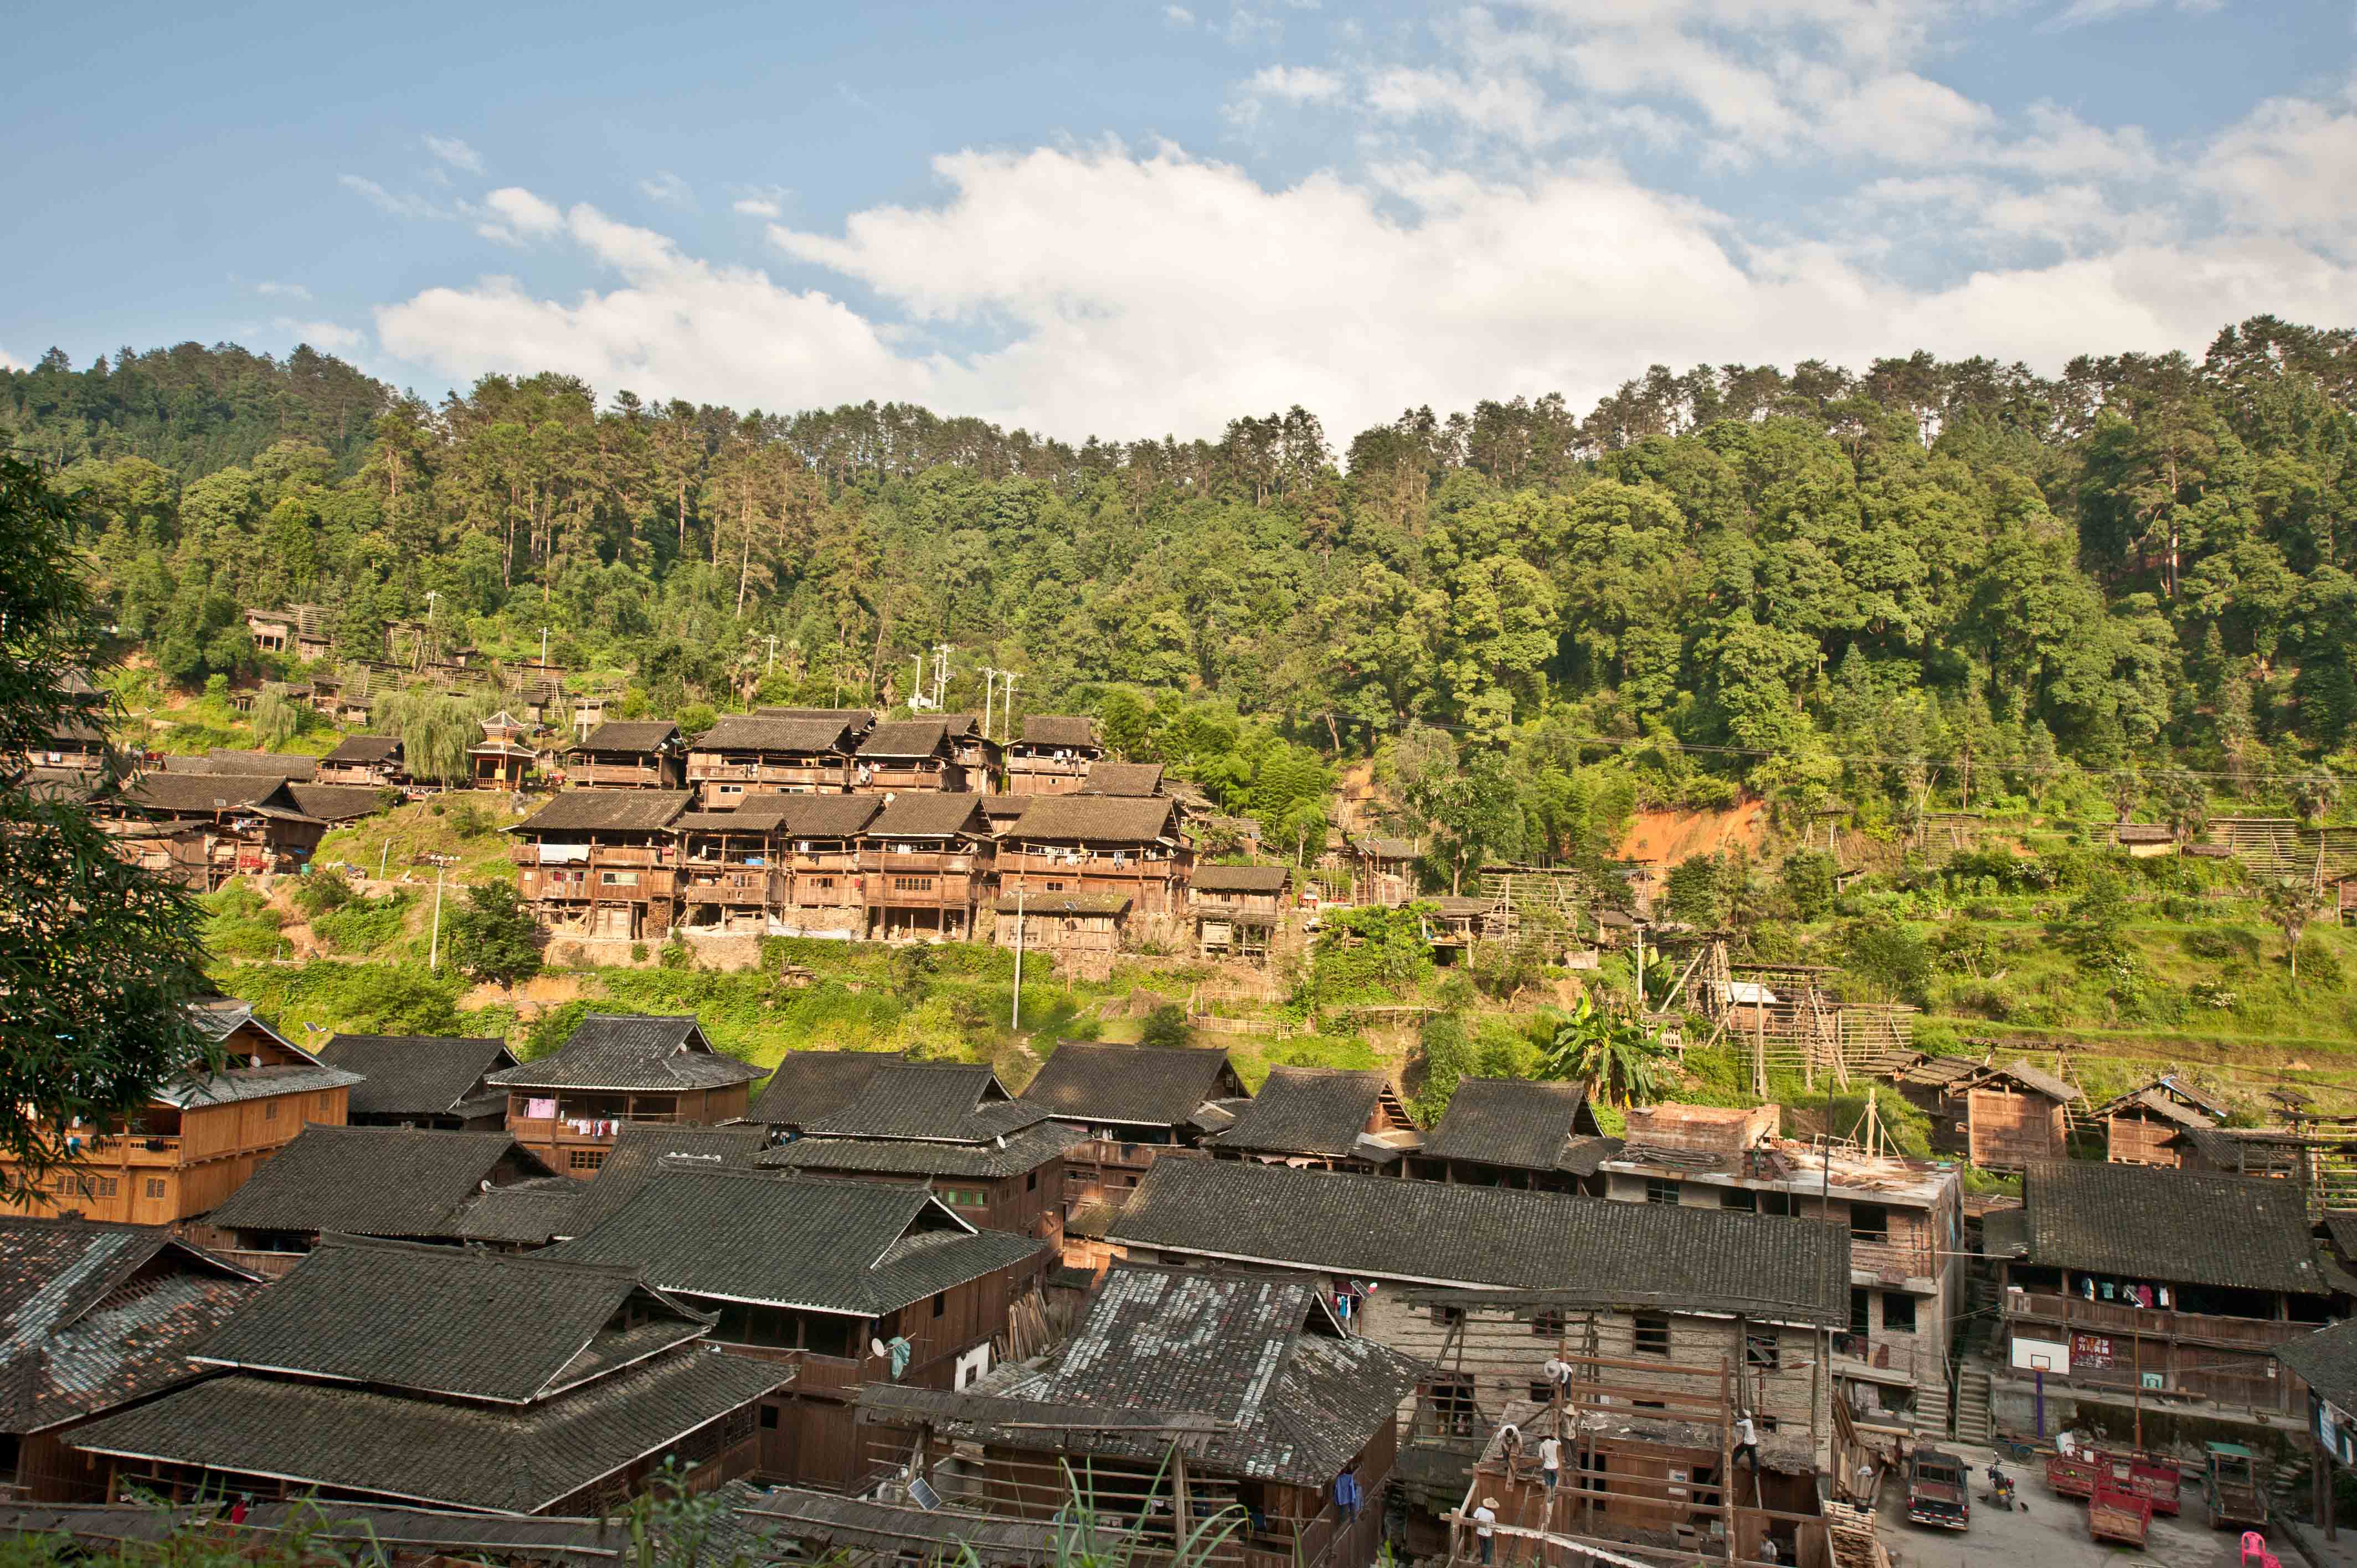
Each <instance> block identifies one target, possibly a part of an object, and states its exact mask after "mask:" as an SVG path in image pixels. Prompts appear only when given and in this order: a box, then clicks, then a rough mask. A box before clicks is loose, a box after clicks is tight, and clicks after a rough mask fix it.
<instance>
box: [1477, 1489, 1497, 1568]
mask: <svg viewBox="0 0 2357 1568" xmlns="http://www.w3.org/2000/svg"><path fill="white" fill-rule="evenodd" d="M1497 1522H1498V1499H1497V1498H1482V1499H1481V1506H1480V1508H1478V1509H1474V1510H1473V1538H1474V1539H1475V1540H1476V1541H1480V1543H1481V1561H1482V1562H1483V1563H1491V1562H1493V1561H1495V1558H1494V1557H1493V1555H1492V1554H1493V1553H1494V1552H1496V1551H1497V1550H1498V1541H1497V1536H1496V1534H1495V1532H1493V1531H1492V1530H1491V1528H1490V1527H1491V1525H1493V1524H1496V1523H1497Z"/></svg>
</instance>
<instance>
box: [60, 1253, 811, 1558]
mask: <svg viewBox="0 0 2357 1568" xmlns="http://www.w3.org/2000/svg"><path fill="white" fill-rule="evenodd" d="M278 1288H280V1289H284V1288H285V1287H284V1286H280V1287H278ZM790 1375H791V1371H790V1369H788V1368H785V1367H781V1366H779V1365H777V1364H776V1363H774V1362H767V1361H752V1360H748V1359H744V1358H742V1357H737V1356H721V1355H712V1354H705V1353H700V1352H683V1353H677V1354H673V1355H669V1356H664V1357H661V1358H659V1359H656V1360H655V1361H653V1362H651V1363H650V1364H648V1365H647V1366H645V1367H643V1368H640V1369H637V1370H634V1371H630V1372H627V1373H624V1374H622V1375H620V1376H618V1377H613V1378H608V1379H605V1380H601V1381H599V1382H597V1383H593V1384H591V1385H590V1386H589V1387H587V1388H585V1389H581V1390H579V1391H576V1392H574V1393H571V1394H567V1395H565V1396H564V1397H562V1398H559V1399H553V1400H549V1401H547V1402H544V1403H542V1404H540V1405H538V1406H536V1407H535V1408H533V1409H531V1410H525V1411H516V1410H503V1409H486V1408H483V1407H480V1406H465V1405H453V1404H445V1403H439V1402H433V1401H428V1400H420V1399H412V1398H406V1397H404V1396H402V1395H398V1394H383V1393H376V1392H371V1391H363V1390H360V1389H343V1388H323V1387H319V1386H317V1385H314V1384H307V1383H299V1382H293V1381H289V1380H283V1379H275V1378H262V1377H253V1376H245V1375H240V1376H232V1377H226V1378H216V1379H213V1380H210V1381H207V1382H201V1383H198V1384H196V1385H195V1386H194V1387H192V1388H187V1389H182V1390H180V1391H178V1392H177V1393H173V1394H168V1395H167V1396H165V1397H164V1398H163V1399H161V1400H158V1401H156V1402H155V1403H153V1404H148V1405H143V1406H141V1407H140V1408H139V1409H137V1410H134V1411H126V1412H123V1413H122V1414H120V1415H114V1416H109V1417H107V1418H106V1419H104V1420H102V1421H100V1422H97V1423H92V1424H91V1425H90V1426H87V1427H84V1428H81V1430H79V1431H77V1432H76V1433H75V1434H74V1443H75V1444H76V1445H77V1446H79V1447H81V1448H84V1449H86V1450H91V1451H94V1452H97V1453H102V1454H118V1455H135V1456H140V1457H146V1458H155V1459H166V1460H170V1461H172V1462H174V1463H178V1464H186V1465H197V1466H209V1467H210V1468H213V1469H217V1470H227V1471H242V1472H245V1473H247V1474H258V1475H266V1476H285V1477H290V1478H292V1479H294V1480H296V1482H298V1483H302V1484H306V1485H316V1486H319V1487H330V1488H334V1489H338V1490H343V1491H353V1492H360V1493H363V1494H368V1495H373V1496H377V1497H396V1498H408V1499H411V1500H414V1501H418V1502H425V1503H438V1504H446V1505H448V1506H452V1507H457V1508H472V1509H491V1510H496V1511H499V1512H504V1513H531V1512H533V1511H534V1510H537V1509H546V1508H548V1507H550V1506H551V1505H552V1504H554V1503H555V1502H557V1501H559V1500H560V1499H562V1498H565V1497H566V1496H568V1495H570V1494H571V1493H574V1492H576V1491H579V1490H581V1489H582V1488H583V1487H587V1486H589V1485H591V1484H592V1483H594V1482H596V1481H598V1480H600V1479H602V1478H603V1477H607V1476H609V1475H611V1474H613V1473H614V1472H615V1471H618V1470H619V1469H621V1468H622V1467H624V1466H627V1465H629V1464H630V1463H631V1462H632V1461H633V1460H636V1459H638V1458H640V1457H641V1456H643V1455H648V1454H659V1453H661V1452H662V1450H663V1448H664V1447H666V1446H667V1445H668V1444H672V1443H674V1442H676V1441H677V1440H678V1439H680V1438H683V1437H684V1436H686V1435H687V1434H689V1433H691V1432H694V1431H695V1430H696V1429H697V1428H699V1427H702V1426H705V1425H706V1424H708V1423H711V1422H714V1421H716V1420H718V1419H720V1418H721V1417H722V1416H724V1415H726V1414H728V1413H729V1412H732V1411H736V1410H738V1409H741V1408H742V1407H744V1406H745V1405H747V1404H749V1403H751V1402H753V1401H755V1400H757V1399H759V1398H760V1397H761V1396H762V1395H763V1394H765V1393H767V1392H769V1391H770V1390H771V1389H773V1388H775V1387H776V1386H778V1385H779V1384H780V1383H781V1382H783V1381H785V1380H787V1378H788V1377H789V1376H790ZM527 1555H529V1553H527Z"/></svg>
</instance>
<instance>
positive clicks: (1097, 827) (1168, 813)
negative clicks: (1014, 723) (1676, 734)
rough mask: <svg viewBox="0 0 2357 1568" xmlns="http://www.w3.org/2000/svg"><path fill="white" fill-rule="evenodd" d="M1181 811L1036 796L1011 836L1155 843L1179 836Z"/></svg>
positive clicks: (1135, 802)
mask: <svg viewBox="0 0 2357 1568" xmlns="http://www.w3.org/2000/svg"><path fill="white" fill-rule="evenodd" d="M1178 810H1179V808H1178V807H1177V806H1176V805H1175V804H1173V803H1172V802H1171V801H1169V800H1165V799H1163V798H1162V797H1160V796H1148V797H1145V798H1143V799H1141V798H1138V797H1135V796H1127V795H1034V796H1032V797H1031V798H1030V802H1029V804H1028V805H1026V806H1025V807H1024V808H1023V815H1022V816H1020V817H1018V818H1017V819H1016V822H1015V826H1014V827H1012V828H1010V829H1008V830H1007V832H1008V836H1010V837H1012V838H1017V839H1041V840H1066V839H1069V840H1073V841H1076V842H1078V843H1153V842H1154V841H1155V840H1157V839H1159V838H1163V837H1165V836H1168V835H1175V834H1176V833H1177V832H1178V822H1177V815H1178Z"/></svg>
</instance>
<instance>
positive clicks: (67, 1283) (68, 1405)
mask: <svg viewBox="0 0 2357 1568" xmlns="http://www.w3.org/2000/svg"><path fill="white" fill-rule="evenodd" d="M261 1288H262V1282H261V1281H259V1280H257V1279H255V1278H254V1277H253V1275H252V1274H249V1273H245V1272H244V1271H242V1270H241V1269H236V1268H232V1267H231V1266H230V1265H229V1264H228V1263H226V1262H222V1261H221V1259H218V1258H215V1257H213V1256H212V1255H211V1254H210V1253H208V1252H204V1251H199V1250H198V1249H197V1248H194V1247H191V1246H189V1245H188V1243H186V1242H184V1241H178V1240H173V1238H172V1237H171V1236H170V1235H169V1234H168V1233H167V1232H166V1231H163V1230H151V1229H149V1228H147V1227H145V1226H134V1225H93V1224H89V1223H86V1222H83V1221H81V1220H70V1219H13V1218H9V1219H0V1432H8V1433H19V1434H21V1433H26V1432H31V1431H34V1430H37V1429H38V1428H40V1427H43V1426H48V1425H51V1424H53V1423H57V1422H60V1421H68V1420H71V1419H73V1418H75V1417H78V1416H84V1415H88V1414H91V1412H95V1411H101V1410H106V1409H110V1408H112V1407H113V1406H115V1405H118V1404H122V1403H124V1402H126V1401H130V1400H134V1399H139V1398H143V1397H145V1396H146V1395H148V1394H152V1393H156V1392H157V1391H160V1390H163V1389H167V1388H170V1387H171V1386H172V1385H173V1384H175V1383H178V1382H181V1381H184V1380H187V1379H188V1378H191V1377H194V1376H197V1375H198V1374H199V1371H200V1370H201V1369H199V1368H198V1367H196V1366H194V1365H192V1364H191V1363H190V1362H189V1360H188V1348H189V1347H190V1346H192V1345H194V1344H195V1343H196V1342H198V1341H199V1340H200V1339H202V1338H203V1337H205V1336H207V1335H209V1334H210V1333H211V1332H212V1331H213V1330H214V1329H215V1328H217V1327H219V1326H221V1323H222V1322H223V1321H224V1320H225V1319H227V1318H228V1316H230V1314H231V1313H232V1312H234V1311H236V1310H237V1308H238V1307H239V1306H241V1305H243V1304H244V1303H245V1302H246V1301H247V1300H248V1299H249V1298H251V1297H252V1296H253V1294H255V1293H256V1292H258V1291H259V1290H260V1289H261Z"/></svg>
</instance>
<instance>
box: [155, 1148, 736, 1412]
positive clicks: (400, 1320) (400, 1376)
mask: <svg viewBox="0 0 2357 1568" xmlns="http://www.w3.org/2000/svg"><path fill="white" fill-rule="evenodd" d="M440 1135H441V1136H444V1137H452V1136H457V1134H454V1133H443V1134H440ZM634 1294H635V1295H639V1296H640V1297H641V1298H642V1300H643V1302H644V1303H645V1304H646V1305H651V1306H652V1307H653V1308H654V1309H655V1310H654V1311H653V1312H652V1314H651V1316H649V1317H648V1319H647V1320H646V1321H644V1322H642V1323H641V1324H640V1325H639V1326H636V1327H632V1328H625V1329H609V1328H608V1326H607V1325H608V1320H610V1319H611V1318H612V1317H613V1316H614V1315H615V1313H616V1312H617V1311H618V1310H619V1309H620V1307H621V1306H622V1305H623V1304H624V1303H625V1302H628V1301H629V1300H630V1298H631V1297H632V1296H633V1295H634ZM707 1326H708V1320H707V1319H705V1318H701V1317H697V1316H694V1315H693V1314H691V1313H689V1312H687V1311H685V1310H684V1309H683V1308H681V1307H680V1306H678V1305H676V1304H674V1303H672V1302H670V1301H668V1300H667V1299H665V1298H663V1297H662V1296H659V1295H655V1294H651V1293H649V1292H648V1291H647V1288H646V1286H644V1285H642V1284H641V1283H640V1276H639V1273H638V1271H637V1270H635V1269H631V1268H628V1267H596V1266H585V1265H583V1264H581V1263H577V1262H560V1261H558V1260H557V1259H556V1257H555V1255H554V1253H551V1252H534V1253H531V1254H528V1255H519V1254H514V1253H506V1252H485V1251H476V1250H472V1249H462V1248H457V1247H424V1246H410V1245H405V1244H403V1243H398V1242H390V1241H364V1240H358V1239H356V1238H350V1237H330V1238H328V1239H327V1240H324V1241H322V1242H321V1243H320V1245H319V1246H318V1247H317V1250H315V1251H312V1252H311V1253H309V1254H308V1255H307V1256H306V1257H305V1258H304V1260H303V1261H302V1262H300V1263H298V1264H296V1266H295V1268H294V1271H293V1272H292V1273H288V1274H287V1276H286V1277H285V1279H283V1280H281V1281H279V1282H278V1283H276V1284H274V1285H273V1286H271V1287H270V1289H269V1290H267V1291H265V1292H264V1293H263V1294H261V1295H260V1296H258V1297H256V1298H255V1299H254V1300H253V1302H252V1303H251V1304H250V1305H247V1307H246V1308H245V1310H244V1311H242V1312H241V1313H239V1314H238V1315H237V1316H235V1317H233V1318H231V1320H230V1321H229V1323H228V1325H227V1326H224V1327H223V1328H222V1329H221V1331H220V1332H219V1333H218V1334H216V1335H214V1336H213V1337H211V1338H210V1339H209V1340H207V1341H206V1342H205V1343H204V1344H203V1345H201V1346H199V1348H198V1355H199V1359H202V1360H205V1361H209V1362H213V1363H216V1364H218V1365H222V1366H231V1367H240V1368H244V1369H248V1370H253V1371H271V1372H279V1373H296V1374H301V1375H304V1376H307V1377H315V1378H326V1379H329V1380H334V1381H337V1382H350V1383H370V1384H375V1385H378V1386H381V1387H385V1388H396V1389H409V1390H414V1391H417V1392H420V1393H430V1394H444V1395H449V1396H452V1397H455V1398H459V1399H468V1400H479V1401H483V1402H490V1403H498V1404H524V1403H529V1402H533V1401H534V1400H540V1399H545V1398H548V1397H549V1396H550V1395H552V1394H554V1393H558V1392H561V1391H564V1390H565V1389H566V1388H569V1387H571V1386H572V1385H573V1384H575V1383H577V1382H579V1381H581V1380H583V1378H584V1377H587V1376H594V1375H597V1374H599V1373H600V1372H602V1371H610V1370H612V1369H613V1367H614V1365H615V1364H616V1363H617V1361H618V1360H619V1359H628V1356H629V1354H630V1353H633V1352H635V1353H636V1354H640V1355H645V1354H651V1353H652V1352H653V1351H654V1350H656V1349H659V1348H662V1346H664V1345H667V1344H676V1343H682V1342H684V1341H685V1340H687V1339H691V1338H695V1337H701V1336H702V1334H703V1332H704V1330H705V1328H706V1327H707Z"/></svg>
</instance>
